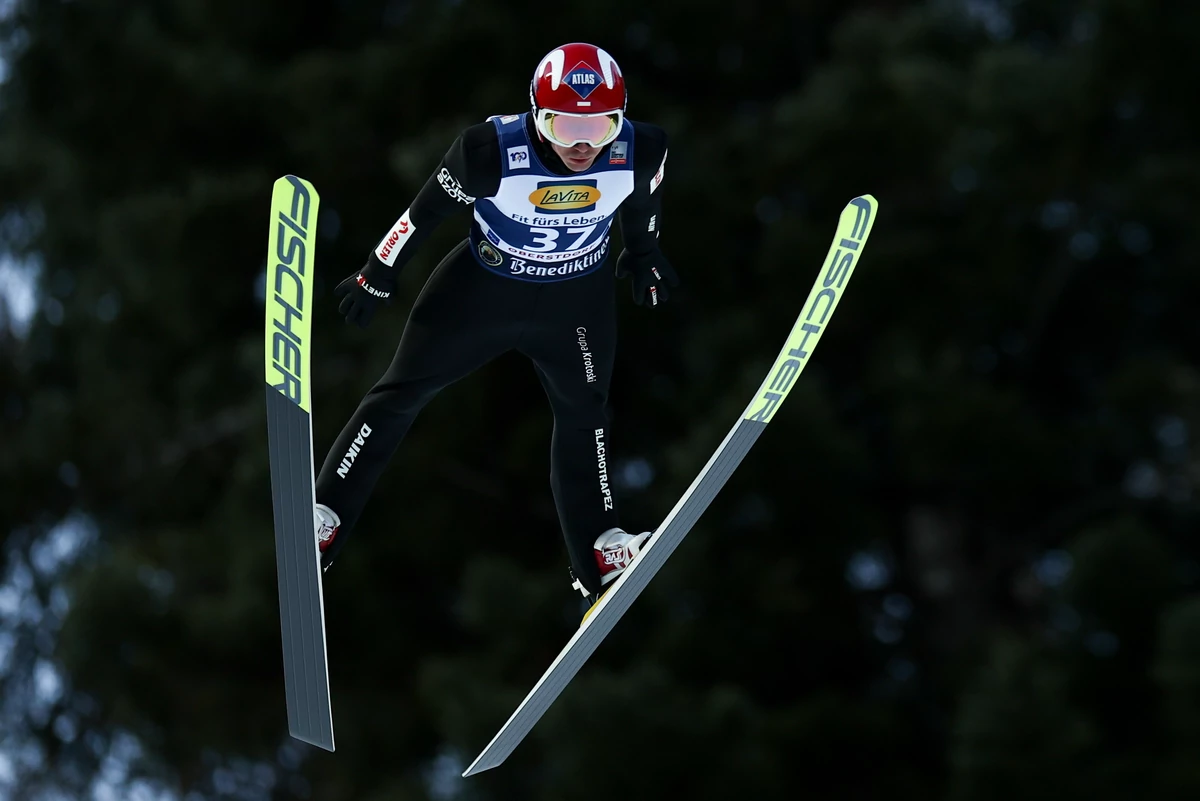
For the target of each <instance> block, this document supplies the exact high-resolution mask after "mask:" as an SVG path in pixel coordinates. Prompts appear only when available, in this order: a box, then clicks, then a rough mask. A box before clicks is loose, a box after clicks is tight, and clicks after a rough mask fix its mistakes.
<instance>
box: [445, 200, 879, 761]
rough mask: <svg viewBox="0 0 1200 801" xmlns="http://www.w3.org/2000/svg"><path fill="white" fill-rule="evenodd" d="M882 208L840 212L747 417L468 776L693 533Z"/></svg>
mask: <svg viewBox="0 0 1200 801" xmlns="http://www.w3.org/2000/svg"><path fill="white" fill-rule="evenodd" d="M876 208H877V204H876V201H875V198H873V197H871V196H870V195H863V196H862V197H857V198H854V199H853V200H851V201H850V202H849V203H848V204H847V205H846V208H845V209H843V210H842V213H841V216H840V217H839V219H838V228H837V232H836V233H835V234H834V237H833V243H832V244H831V245H830V247H829V253H828V254H827V255H826V257H825V266H824V268H823V270H822V272H821V273H820V274H819V275H818V276H817V280H816V283H814V284H813V288H812V291H811V292H809V295H808V299H807V300H806V301H805V302H804V306H803V307H802V308H801V311H800V316H799V317H797V318H796V322H795V324H794V325H793V326H792V331H791V333H790V334H789V335H788V338H787V341H786V342H785V344H784V346H783V349H782V350H780V352H779V356H778V357H777V358H776V359H775V363H774V365H772V367H771V369H770V371H769V372H768V373H767V377H766V378H765V379H764V380H763V383H762V385H761V386H760V387H759V389H758V392H756V393H755V395H754V397H753V398H752V399H751V401H750V403H749V405H747V407H746V410H745V412H744V413H743V414H742V417H741V418H739V419H738V421H737V422H736V423H735V424H734V426H733V428H731V429H730V430H729V433H728V434H726V435H725V439H724V440H722V441H721V444H720V445H718V446H717V449H716V450H715V451H714V452H713V454H712V456H711V457H709V460H708V463H707V464H705V465H704V468H703V469H702V470H701V471H700V473H699V474H698V475H697V476H696V478H695V480H693V481H692V484H691V486H689V487H688V488H687V491H686V492H684V494H683V496H682V497H681V498H680V499H679V501H678V502H676V504H675V507H674V508H673V509H672V510H671V512H670V514H668V515H667V517H666V519H664V520H663V522H662V524H661V525H659V527H658V529H657V530H656V531H655V532H654V536H653V537H651V538H650V540H649V541H648V542H647V543H646V546H645V547H644V548H643V549H642V551H641V552H640V553H639V554H638V555H637V557H636V558H635V559H634V560H633V562H632V563H631V564H630V565H629V567H628V568H626V569H625V572H624V573H622V574H621V576H620V578H618V579H617V580H616V582H614V583H613V586H612V588H611V589H609V590H608V591H607V592H606V593H604V595H602V596H601V597H600V600H599V602H598V603H597V604H596V605H595V606H594V607H593V608H592V609H591V610H590V614H589V616H588V618H587V619H586V620H584V621H583V623H582V625H581V626H580V627H579V630H578V631H576V632H575V634H574V636H573V637H572V638H571V640H570V641H569V642H568V643H567V645H566V647H565V648H563V649H562V651H561V652H560V653H559V654H558V656H557V657H556V658H555V660H554V662H553V663H552V664H551V665H550V668H549V669H548V670H547V671H546V672H545V673H544V674H543V675H542V677H541V679H539V680H538V682H537V684H536V685H534V688H533V689H532V690H531V691H530V692H529V694H528V695H527V696H525V700H523V701H522V702H521V704H520V705H519V706H518V707H517V709H516V711H515V712H513V714H512V715H511V716H510V717H509V719H508V721H507V722H505V724H504V725H503V726H502V727H501V728H500V731H499V732H497V734H496V736H495V737H493V738H492V741H491V742H490V743H488V745H487V746H486V747H485V748H484V749H483V751H482V752H481V753H480V754H479V756H478V757H476V758H475V761H474V762H472V763H471V764H470V765H469V766H468V767H467V769H466V770H465V771H464V772H463V774H462V775H463V776H473V775H475V774H477V773H482V772H483V771H485V770H489V769H491V768H494V767H496V766H498V765H500V764H501V763H503V762H504V760H505V759H507V758H508V756H509V754H511V753H512V752H513V750H514V749H516V747H517V746H518V745H519V744H520V743H521V741H522V740H523V739H524V738H525V735H527V734H528V733H529V731H530V730H531V729H532V728H533V727H534V725H535V724H536V723H537V722H538V721H539V720H540V719H541V717H542V715H543V714H544V713H545V712H546V710H547V709H549V707H550V705H551V704H552V703H553V702H554V700H555V699H556V698H558V696H559V694H560V693H561V692H562V691H563V690H564V689H565V688H566V686H567V684H568V683H569V682H570V681H571V679H572V678H573V677H574V676H575V674H576V673H577V672H578V671H579V669H580V668H581V667H582V666H583V663H584V662H585V661H587V659H588V657H590V656H591V655H592V653H593V652H594V651H595V650H596V649H597V648H598V647H599V646H600V643H601V642H603V641H604V638H605V637H607V636H608V633H609V632H610V631H612V629H613V627H614V626H616V624H617V622H618V621H619V620H620V619H621V617H622V616H623V615H624V614H625V612H626V610H628V609H629V607H630V606H631V605H632V604H633V602H634V601H635V600H636V599H637V597H638V595H640V594H641V592H642V590H643V589H645V588H646V586H647V585H648V584H649V583H650V580H651V579H653V578H654V576H655V575H656V574H657V573H658V571H659V570H660V569H661V568H662V566H663V564H664V563H665V562H666V561H667V558H668V557H669V556H670V555H671V554H672V553H673V552H674V550H675V548H676V547H678V545H679V543H680V542H682V541H683V538H684V537H686V536H687V534H688V532H689V531H691V529H692V527H693V526H694V525H695V523H696V521H697V520H699V518H700V516H701V515H702V514H703V513H704V511H705V510H706V509H707V508H708V506H709V504H710V503H711V502H712V500H713V499H714V498H715V497H716V496H717V493H719V492H720V491H721V488H722V487H724V486H725V483H726V482H727V481H728V479H729V477H730V476H731V475H733V472H734V470H736V469H737V467H738V465H739V464H741V462H742V459H743V457H744V456H745V455H746V453H748V452H749V450H750V448H751V447H752V446H753V445H754V443H755V442H756V441H757V440H758V438H759V436H760V435H761V434H762V432H763V431H765V430H766V427H767V425H768V424H769V423H770V422H771V420H772V419H773V418H774V417H775V413H776V412H777V411H778V410H779V405H780V404H781V403H783V400H784V398H786V397H787V394H788V392H790V391H791V388H792V386H793V385H794V384H795V382H796V378H797V377H798V376H799V375H800V373H801V372H802V371H803V370H804V365H805V364H807V362H808V357H809V356H810V355H811V354H812V352H813V349H814V348H815V347H816V345H817V341H818V340H819V339H820V338H821V334H822V333H823V332H824V330H825V327H826V325H827V324H828V322H829V318H830V317H831V316H832V314H833V310H834V309H835V308H836V307H837V304H838V300H839V299H840V298H841V294H842V291H843V289H844V287H845V285H846V282H847V281H848V280H849V279H850V275H851V273H853V271H854V267H855V265H856V264H857V262H858V258H859V256H860V255H862V251H863V247H864V246H865V245H866V242H867V237H868V236H869V235H870V233H871V227H872V225H873V224H874V222H875V211H876Z"/></svg>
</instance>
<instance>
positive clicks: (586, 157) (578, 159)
mask: <svg viewBox="0 0 1200 801" xmlns="http://www.w3.org/2000/svg"><path fill="white" fill-rule="evenodd" d="M550 148H551V149H552V150H553V151H554V152H555V153H557V154H558V157H559V158H560V159H562V160H563V164H566V165H567V169H568V170H572V171H573V172H582V171H583V170H586V169H587V168H588V167H590V166H592V162H593V161H595V160H596V156H597V155H598V154H599V153H600V151H601V150H603V148H599V147H592V146H591V145H589V144H587V143H586V142H580V143H579V144H577V145H572V146H571V147H563V146H562V145H556V144H554V143H553V142H551V143H550Z"/></svg>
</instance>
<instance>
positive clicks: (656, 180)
mask: <svg viewBox="0 0 1200 801" xmlns="http://www.w3.org/2000/svg"><path fill="white" fill-rule="evenodd" d="M666 170H667V154H666V153H665V152H664V153H663V160H662V164H659V165H658V172H656V173H654V177H653V178H651V179H650V194H652V195H653V194H654V190H655V189H658V185H659V184H661V183H662V181H663V174H664V173H665V172H666Z"/></svg>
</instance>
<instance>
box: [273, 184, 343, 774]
mask: <svg viewBox="0 0 1200 801" xmlns="http://www.w3.org/2000/svg"><path fill="white" fill-rule="evenodd" d="M319 205H320V197H319V196H318V194H317V191H316V189H314V188H313V186H312V184H310V183H309V182H308V181H305V180H303V179H302V178H297V177H296V176H294V175H287V176H284V177H282V178H280V179H279V180H277V181H276V182H275V186H274V189H273V192H272V195H271V229H270V235H269V239H268V245H267V274H266V292H265V294H266V352H265V353H266V385H265V387H266V404H267V442H268V451H269V456H270V463H271V498H272V508H273V513H274V520H275V558H276V570H277V571H278V577H279V615H280V626H281V631H282V635H283V636H282V639H283V676H284V692H285V695H286V698H287V712H288V729H289V731H290V732H291V735H292V736H293V737H295V738H297V739H299V740H303V741H305V742H308V743H312V744H313V745H316V746H319V747H321V748H324V749H326V750H329V751H332V750H333V747H334V746H333V711H332V707H331V704H330V698H329V666H328V661H327V658H326V649H325V612H324V609H325V600H324V595H323V590H322V584H321V568H320V560H319V558H318V554H317V547H316V539H315V533H314V532H315V526H314V521H313V514H314V509H315V506H316V487H315V485H316V481H315V476H314V468H313V444H312V371H311V367H310V365H311V362H312V352H311V342H312V307H313V300H314V299H313V262H314V258H313V256H314V252H313V251H314V248H315V245H316V236H315V235H316V228H317V211H318V207H319Z"/></svg>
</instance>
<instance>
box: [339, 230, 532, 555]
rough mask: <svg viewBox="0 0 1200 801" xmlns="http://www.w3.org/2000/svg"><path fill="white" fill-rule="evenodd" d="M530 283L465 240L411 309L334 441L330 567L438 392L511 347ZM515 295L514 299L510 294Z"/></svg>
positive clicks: (428, 283)
mask: <svg viewBox="0 0 1200 801" xmlns="http://www.w3.org/2000/svg"><path fill="white" fill-rule="evenodd" d="M529 291H530V288H529V287H528V286H520V285H519V282H516V281H510V280H506V279H504V278H502V277H500V276H496V275H493V274H491V273H489V272H488V271H487V270H484V269H483V268H481V267H480V266H479V265H478V264H477V263H476V262H475V260H474V257H473V256H472V255H471V251H470V250H469V249H467V247H466V243H460V244H459V245H458V246H456V247H455V248H454V249H453V250H451V251H450V253H449V254H447V255H446V257H445V258H444V259H443V260H442V262H441V263H440V264H439V265H438V266H437V268H436V269H435V270H434V271H433V274H432V275H431V276H430V277H429V280H428V281H427V282H426V284H425V287H424V289H422V290H421V293H420V295H419V296H418V298H417V300H416V302H415V303H414V304H413V307H412V311H411V312H410V314H409V317H408V322H407V323H406V325H405V327H404V333H403V335H402V336H401V338H400V345H399V347H398V348H397V349H396V355H395V357H394V358H393V359H392V363H391V365H390V366H389V367H388V369H387V371H386V372H385V373H384V375H383V377H382V378H380V380H379V382H378V383H376V384H375V386H374V387H372V388H371V390H370V391H369V392H368V393H367V394H366V396H365V397H364V398H363V399H362V402H361V403H360V404H359V406H358V409H357V410H355V412H354V414H353V415H351V417H350V420H349V421H348V422H347V423H346V426H345V428H343V429H342V432H341V434H340V435H339V436H338V438H337V439H336V440H335V441H334V443H333V446H332V447H331V448H330V450H329V452H328V455H327V456H326V457H325V463H324V465H322V467H321V472H320V474H319V475H318V477H317V485H316V497H317V503H319V504H322V505H324V506H327V507H329V508H330V509H332V510H333V511H334V512H335V513H336V514H337V516H338V518H340V527H339V528H338V529H337V533H336V536H334V537H333V538H332V540H331V541H330V543H329V544H328V547H325V546H324V544H323V545H322V547H323V548H324V550H323V553H322V559H321V561H322V565H323V567H325V568H328V567H329V565H330V564H331V563H332V561H333V559H334V558H335V557H336V556H337V553H338V551H339V550H340V549H341V548H342V547H343V546H344V545H345V543H346V539H347V535H348V534H349V533H350V530H351V529H353V527H354V524H355V522H356V521H357V520H358V518H359V516H360V514H361V513H362V510H363V507H365V506H366V503H367V500H368V498H369V497H370V495H371V492H372V490H373V489H374V487H375V484H376V482H377V481H378V480H379V476H380V475H381V474H382V473H383V470H384V468H385V467H386V466H387V464H388V461H389V460H390V459H391V457H392V455H393V454H394V453H395V450H396V448H397V446H398V445H399V444H400V441H401V440H402V439H403V438H404V435H405V434H406V433H407V432H408V429H409V426H411V425H412V422H413V420H414V419H415V418H416V416H417V413H418V412H420V410H421V408H422V407H424V405H425V404H426V403H428V402H429V401H430V400H431V399H432V398H433V397H434V396H435V395H436V394H437V393H438V392H440V391H441V390H442V389H444V388H445V387H447V386H449V385H450V384H452V383H453V382H455V381H457V380H458V379H460V378H462V377H463V376H465V375H467V374H468V373H471V372H473V371H474V370H476V369H477V368H479V367H480V366H482V365H484V364H486V363H487V362H488V361H491V360H492V359H494V358H495V357H497V356H499V355H500V354H502V353H504V352H505V351H507V350H510V349H511V348H512V347H513V346H514V345H515V344H516V339H517V336H518V335H519V332H520V326H519V322H518V321H517V313H518V312H517V310H516V309H515V308H514V306H519V305H520V302H519V301H520V300H521V293H522V292H523V293H524V297H525V298H528V297H529ZM510 296H511V297H510Z"/></svg>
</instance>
